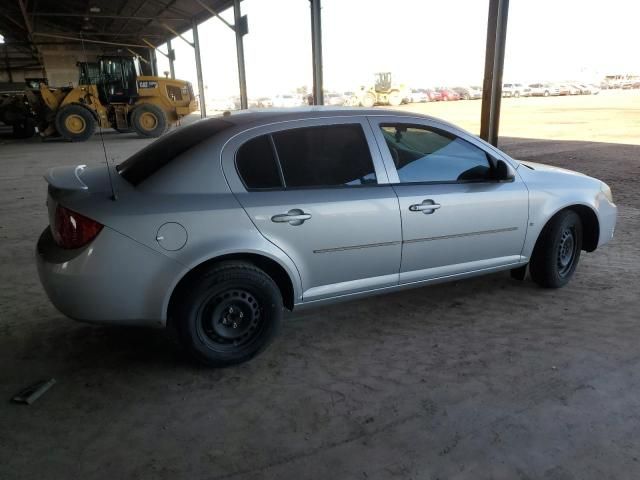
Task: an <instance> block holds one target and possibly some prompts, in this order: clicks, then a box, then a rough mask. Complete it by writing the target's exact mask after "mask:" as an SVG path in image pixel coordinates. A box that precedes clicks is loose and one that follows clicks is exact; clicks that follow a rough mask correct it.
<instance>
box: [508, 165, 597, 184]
mask: <svg viewBox="0 0 640 480" xmlns="http://www.w3.org/2000/svg"><path fill="white" fill-rule="evenodd" d="M519 163H520V166H519V168H518V173H520V176H521V177H522V178H523V179H524V180H525V182H527V183H531V182H533V183H531V184H532V185H533V184H537V185H538V187H539V188H540V187H543V188H545V189H546V188H560V189H563V190H566V189H571V188H587V189H596V190H599V189H600V187H601V184H602V182H601V181H600V180H598V179H596V178H593V177H590V176H588V175H585V174H584V173H580V172H574V171H573V170H567V169H565V168H560V167H553V166H551V165H544V164H542V163H535V162H528V161H525V162H523V161H519Z"/></svg>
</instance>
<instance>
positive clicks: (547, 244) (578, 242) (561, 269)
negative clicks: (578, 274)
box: [529, 210, 582, 288]
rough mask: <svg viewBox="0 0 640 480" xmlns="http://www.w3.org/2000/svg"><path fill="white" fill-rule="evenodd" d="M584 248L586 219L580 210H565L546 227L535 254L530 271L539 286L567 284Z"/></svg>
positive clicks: (551, 286) (532, 257)
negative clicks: (583, 221) (583, 233)
mask: <svg viewBox="0 0 640 480" xmlns="http://www.w3.org/2000/svg"><path fill="white" fill-rule="evenodd" d="M581 250H582V222H581V221H580V217H579V216H578V214H577V213H575V212H574V211H572V210H564V211H562V212H560V213H558V214H557V215H556V216H555V217H553V218H552V219H551V220H550V221H549V223H548V224H547V225H546V226H545V227H544V229H543V230H542V233H541V234H540V238H538V242H537V243H536V246H535V248H534V250H533V255H531V262H530V263H529V272H530V273H531V278H532V279H533V281H534V282H536V283H537V284H538V285H540V286H542V287H545V288H559V287H563V286H564V285H566V284H567V283H568V282H569V280H570V279H571V277H572V276H573V273H574V272H575V270H576V267H577V266H578V261H579V260H580V251H581Z"/></svg>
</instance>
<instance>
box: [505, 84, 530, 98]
mask: <svg viewBox="0 0 640 480" xmlns="http://www.w3.org/2000/svg"><path fill="white" fill-rule="evenodd" d="M529 95H530V88H529V87H527V86H526V85H523V84H522V83H505V84H503V85H502V96H503V97H514V98H518V97H528V96H529Z"/></svg>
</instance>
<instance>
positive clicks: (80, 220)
mask: <svg viewBox="0 0 640 480" xmlns="http://www.w3.org/2000/svg"><path fill="white" fill-rule="evenodd" d="M100 230H102V225H101V224H100V223H98V222H96V221H95V220H91V219H90V218H87V217H85V216H84V215H80V214H79V213H76V212H74V211H72V210H69V209H68V208H64V207H62V206H60V205H58V206H57V207H56V213H55V218H54V222H53V225H51V233H52V234H53V239H54V240H55V242H56V243H57V244H58V245H59V246H60V247H62V248H65V249H72V248H80V247H82V246H84V245H86V244H87V243H89V242H90V241H91V240H93V239H94V238H96V236H97V235H98V233H100Z"/></svg>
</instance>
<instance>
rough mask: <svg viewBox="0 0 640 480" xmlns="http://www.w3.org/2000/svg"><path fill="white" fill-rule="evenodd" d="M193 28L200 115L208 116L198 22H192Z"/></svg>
mask: <svg viewBox="0 0 640 480" xmlns="http://www.w3.org/2000/svg"><path fill="white" fill-rule="evenodd" d="M191 25H192V28H193V50H194V52H195V55H196V75H197V77H198V95H199V96H200V116H201V117H202V118H205V117H206V116H207V106H206V103H205V98H204V81H203V80H202V59H201V58H200V37H199V36H198V24H197V23H196V21H195V20H192V22H191Z"/></svg>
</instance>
